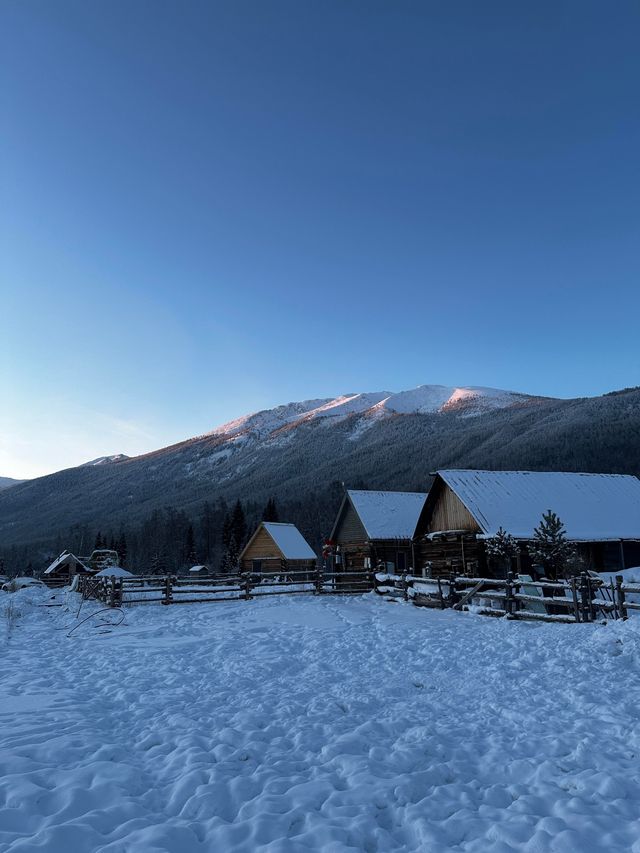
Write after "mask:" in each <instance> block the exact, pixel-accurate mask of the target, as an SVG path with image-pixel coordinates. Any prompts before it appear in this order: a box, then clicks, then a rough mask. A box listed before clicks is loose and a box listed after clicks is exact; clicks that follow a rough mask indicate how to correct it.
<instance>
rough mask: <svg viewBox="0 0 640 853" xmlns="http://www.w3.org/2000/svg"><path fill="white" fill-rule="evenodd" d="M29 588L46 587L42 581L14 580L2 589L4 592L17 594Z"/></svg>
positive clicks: (32, 579)
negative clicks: (18, 591) (20, 590)
mask: <svg viewBox="0 0 640 853" xmlns="http://www.w3.org/2000/svg"><path fill="white" fill-rule="evenodd" d="M27 586H45V584H43V583H42V581H39V580H38V579H37V578H13V579H12V580H8V581H6V582H5V583H3V584H2V587H1V589H2V590H4V592H16V591H17V590H19V589H24V588H25V587H27Z"/></svg>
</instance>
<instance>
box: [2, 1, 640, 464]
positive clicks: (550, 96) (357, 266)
mask: <svg viewBox="0 0 640 853" xmlns="http://www.w3.org/2000/svg"><path fill="white" fill-rule="evenodd" d="M639 43H640V6H639V5H638V3H637V2H635V0H634V2H627V0H617V2H616V3H607V2H604V0H603V2H597V3H594V2H588V0H587V1H586V2H583V0H580V2H562V0H553V2H544V0H539V2H536V3H513V2H511V0H509V2H497V0H486V2H482V3H477V2H475V0H474V2H471V0H468V2H464V0H454V2H444V0H439V1H438V2H430V0H421V2H407V0H393V2H390V0H388V2H378V0H369V2H359V0H339V2H337V0H323V2H311V0H292V2H285V0H267V2H265V0H255V2H253V0H252V2H249V0H220V2H214V0H207V2H199V0H187V2H182V0H181V2H178V0H153V2H150V1H149V2H148V0H109V2H101V3H98V2H90V3H87V2H86V0H78V2H75V0H56V2H55V3H52V2H50V0H3V2H2V4H0V197H1V198H2V201H1V203H0V475H2V476H13V477H33V476H39V475H41V474H45V473H49V472H51V471H55V470H58V469H60V468H64V467H69V466H72V465H76V464H80V463H82V462H84V461H87V460H88V459H91V458H94V457H96V456H101V455H103V454H111V453H120V452H122V453H127V454H129V455H133V454H137V453H141V452H144V451H146V450H151V449H155V448H157V447H160V446H164V445H166V444H169V443H173V442H176V441H179V440H182V439H185V438H188V437H190V436H192V435H198V434H202V433H203V432H206V431H208V430H210V429H212V428H213V427H215V426H217V425H218V424H220V423H223V422H225V421H227V420H230V419H232V418H235V417H238V416H240V415H242V414H245V413H248V412H251V411H256V410H259V409H262V408H267V407H271V406H274V405H277V404H280V403H285V402H289V401H291V400H303V399H307V398H316V397H323V396H327V397H333V396H336V395H338V394H342V393H347V392H358V391H377V390H387V389H388V390H393V391H398V390H402V389H406V388H412V387H415V386H417V385H421V384H430V383H434V384H445V385H486V386H492V387H498V388H506V389H511V390H516V391H523V392H528V393H534V394H546V395H550V396H560V397H573V396H587V395H596V394H600V393H603V392H606V391H609V390H613V389H617V388H622V387H627V386H632V385H637V384H640V344H639V342H638V316H639V315H640V287H639V286H638V284H639V273H640V253H639V251H638V247H639V245H640V243H639V230H640V229H639V225H640V168H639V158H638V151H640V107H639V101H638V81H639V80H640V51H639V50H638V44H639Z"/></svg>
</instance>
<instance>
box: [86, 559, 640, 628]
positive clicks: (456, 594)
mask: <svg viewBox="0 0 640 853" xmlns="http://www.w3.org/2000/svg"><path fill="white" fill-rule="evenodd" d="M371 590H375V591H376V593H378V594H380V595H382V596H385V597H387V598H390V599H404V600H405V601H410V602H411V603H413V604H415V605H416V606H417V607H435V608H440V609H442V610H444V609H446V608H451V609H453V610H473V612H475V613H479V614H482V615H485V616H506V617H507V618H508V619H531V620H540V621H547V622H570V623H576V622H593V621H595V620H598V619H603V618H605V619H626V618H627V617H628V615H629V612H630V611H632V610H640V603H638V602H635V601H632V600H630V598H629V596H633V595H638V596H640V585H633V584H628V583H625V582H624V580H623V578H622V577H621V576H618V577H617V578H616V581H615V583H614V582H613V581H611V582H610V583H609V584H607V583H606V582H605V581H604V580H603V579H601V578H595V577H593V576H592V575H590V574H588V573H586V572H583V573H582V574H581V575H579V576H578V577H575V578H572V579H571V580H569V581H547V580H545V581H534V580H525V579H523V578H522V577H518V576H515V575H513V574H509V575H508V576H507V578H505V579H498V578H468V577H450V578H433V579H432V578H423V577H419V576H414V575H408V574H406V575H391V574H374V573H373V572H371V571H351V572H349V573H348V574H347V573H335V572H325V571H324V570H323V569H322V568H318V569H316V570H315V571H313V572H311V573H310V572H309V570H303V571H288V572H287V573H286V574H284V573H276V572H271V573H261V574H253V573H251V572H242V573H240V574H236V575H217V576H213V577H207V578H189V577H177V576H175V575H166V576H162V577H158V576H154V575H151V576H135V577H124V578H119V577H102V578H96V577H91V576H90V575H80V576H79V578H78V591H79V592H80V593H81V594H82V596H83V597H84V598H94V599H96V600H98V601H101V602H103V603H104V604H106V605H108V606H110V607H122V606H126V605H131V604H149V603H154V602H155V603H160V604H167V605H168V604H193V603H200V602H201V603H205V602H216V601H241V600H245V601H246V600H250V599H256V598H260V597H262V596H266V595H299V594H307V595H357V594H362V593H364V592H369V591H371ZM638 601H639V602H640V599H639V600H638Z"/></svg>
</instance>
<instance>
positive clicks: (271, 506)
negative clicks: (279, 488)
mask: <svg viewBox="0 0 640 853" xmlns="http://www.w3.org/2000/svg"><path fill="white" fill-rule="evenodd" d="M262 520H263V521H279V520H280V517H279V513H278V507H277V506H276V499H275V498H274V497H271V498H269V500H268V501H267V503H266V506H265V508H264V509H263V511H262Z"/></svg>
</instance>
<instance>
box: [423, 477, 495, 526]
mask: <svg viewBox="0 0 640 853" xmlns="http://www.w3.org/2000/svg"><path fill="white" fill-rule="evenodd" d="M437 530H470V531H473V532H474V533H481V532H482V531H481V530H480V526H479V524H478V522H477V521H476V520H475V518H474V517H473V516H472V515H471V513H470V512H469V510H468V509H467V508H466V506H465V505H464V504H463V503H462V501H461V500H460V498H459V497H458V496H457V495H456V494H455V493H454V492H452V491H451V489H450V488H449V486H447V485H446V484H443V487H442V489H441V490H440V494H439V495H438V497H437V499H436V503H435V506H434V507H433V512H432V514H431V518H430V519H429V520H428V522H427V530H426V532H427V533H433V532H435V531H437Z"/></svg>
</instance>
